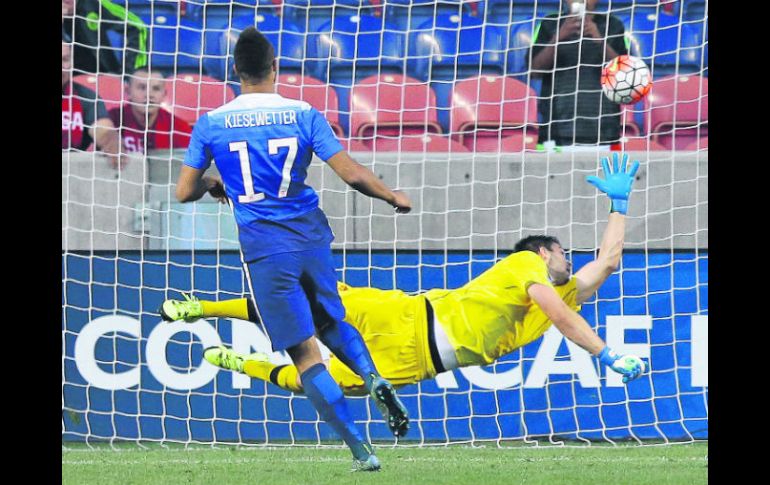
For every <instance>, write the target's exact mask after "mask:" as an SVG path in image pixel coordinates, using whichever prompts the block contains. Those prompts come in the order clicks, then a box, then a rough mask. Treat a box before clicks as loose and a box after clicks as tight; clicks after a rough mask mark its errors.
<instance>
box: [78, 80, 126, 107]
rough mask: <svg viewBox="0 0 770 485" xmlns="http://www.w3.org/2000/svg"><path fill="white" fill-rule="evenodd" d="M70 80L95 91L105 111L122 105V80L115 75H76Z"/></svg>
mask: <svg viewBox="0 0 770 485" xmlns="http://www.w3.org/2000/svg"><path fill="white" fill-rule="evenodd" d="M72 80H73V81H74V82H76V83H78V84H80V85H83V86H85V87H87V88H89V89H92V90H93V91H95V92H96V95H97V96H99V98H101V100H102V101H104V106H105V107H106V108H107V111H109V110H111V109H112V108H114V107H116V106H120V105H121V104H123V98H124V91H125V89H124V87H123V78H122V77H121V76H119V75H117V74H78V75H77V76H74V77H73V78H72Z"/></svg>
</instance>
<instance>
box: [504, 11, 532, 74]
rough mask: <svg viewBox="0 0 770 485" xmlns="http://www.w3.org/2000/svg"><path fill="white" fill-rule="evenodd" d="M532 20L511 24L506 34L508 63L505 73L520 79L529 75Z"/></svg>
mask: <svg viewBox="0 0 770 485" xmlns="http://www.w3.org/2000/svg"><path fill="white" fill-rule="evenodd" d="M534 29H535V24H534V23H533V22H517V23H513V24H511V27H510V29H509V34H508V64H507V70H506V74H509V75H512V76H514V77H516V78H517V79H519V80H520V81H527V77H528V76H529V51H530V49H531V48H532V35H533V33H534Z"/></svg>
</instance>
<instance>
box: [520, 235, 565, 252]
mask: <svg viewBox="0 0 770 485" xmlns="http://www.w3.org/2000/svg"><path fill="white" fill-rule="evenodd" d="M554 244H558V245H559V246H561V243H560V242H559V240H558V239H556V238H555V237H553V236H545V235H537V236H527V237H525V238H524V239H522V240H521V241H519V242H517V243H516V246H514V247H513V252H514V253H518V252H520V251H532V252H533V253H537V252H538V251H540V248H546V249H547V250H548V251H550V250H551V247H552V246H553V245H554Z"/></svg>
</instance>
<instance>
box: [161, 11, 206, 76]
mask: <svg viewBox="0 0 770 485" xmlns="http://www.w3.org/2000/svg"><path fill="white" fill-rule="evenodd" d="M149 44H150V46H151V47H150V66H151V67H153V68H157V69H160V70H161V71H163V72H165V73H169V74H172V73H175V72H180V71H182V72H184V71H194V72H200V65H201V55H202V53H203V52H202V50H203V32H202V31H201V29H200V26H198V25H197V24H195V23H193V22H191V21H189V20H187V19H182V20H181V21H180V22H179V24H178V25H177V24H176V22H174V23H169V24H167V25H154V26H152V27H151V28H150V42H149Z"/></svg>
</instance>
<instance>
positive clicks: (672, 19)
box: [627, 14, 703, 78]
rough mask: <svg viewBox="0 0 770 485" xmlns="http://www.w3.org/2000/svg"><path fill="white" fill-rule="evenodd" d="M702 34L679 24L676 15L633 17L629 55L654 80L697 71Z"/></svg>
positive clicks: (628, 32) (692, 27) (700, 60)
mask: <svg viewBox="0 0 770 485" xmlns="http://www.w3.org/2000/svg"><path fill="white" fill-rule="evenodd" d="M701 30H702V29H701V27H700V26H697V25H694V24H687V23H681V22H680V19H679V16H678V15H668V14H659V15H656V14H636V15H634V16H633V17H632V18H631V25H630V28H629V29H627V36H628V39H629V42H630V44H631V54H632V55H635V56H639V57H641V58H642V59H643V60H644V61H645V62H646V63H647V65H648V66H649V67H650V69H651V70H652V74H653V76H654V77H655V78H659V77H661V76H667V75H671V74H677V73H678V74H684V73H692V72H698V71H700V69H701V65H702V56H703V54H702V50H703V33H702V31H701ZM680 37H681V39H680Z"/></svg>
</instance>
